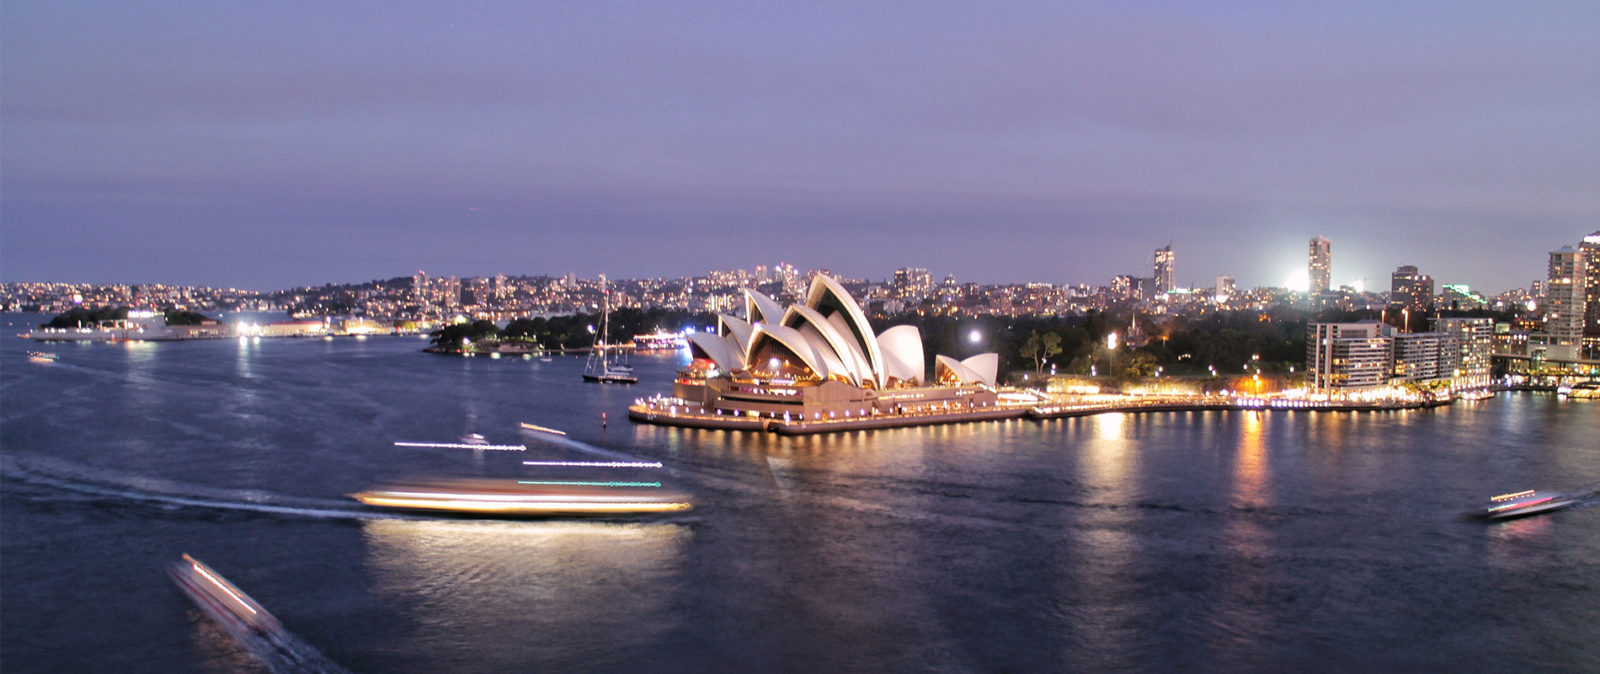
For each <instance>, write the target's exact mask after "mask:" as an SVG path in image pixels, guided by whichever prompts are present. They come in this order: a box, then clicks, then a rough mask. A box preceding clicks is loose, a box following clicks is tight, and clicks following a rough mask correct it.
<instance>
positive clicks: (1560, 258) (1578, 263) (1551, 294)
mask: <svg viewBox="0 0 1600 674" xmlns="http://www.w3.org/2000/svg"><path fill="white" fill-rule="evenodd" d="M1584 267H1585V265H1584V259H1583V254H1582V253H1581V252H1580V251H1577V250H1574V249H1573V248H1572V247H1571V246H1562V247H1561V250H1557V251H1552V252H1551V253H1550V279H1549V281H1547V282H1546V284H1545V290H1544V302H1543V303H1542V304H1541V306H1540V308H1541V309H1543V310H1544V329H1543V330H1542V331H1541V332H1540V333H1539V334H1536V335H1534V336H1533V340H1532V345H1531V349H1532V351H1533V352H1534V354H1533V355H1538V353H1539V352H1540V351H1541V350H1542V351H1543V354H1544V357H1545V358H1548V359H1550V360H1577V359H1578V357H1579V355H1580V353H1581V352H1580V348H1581V346H1582V344H1583V322H1584V314H1585V304H1586V299H1587V298H1586V293H1587V289H1588V281H1587V279H1586V274H1585V273H1584V272H1585V271H1586V270H1585V269H1584Z"/></svg>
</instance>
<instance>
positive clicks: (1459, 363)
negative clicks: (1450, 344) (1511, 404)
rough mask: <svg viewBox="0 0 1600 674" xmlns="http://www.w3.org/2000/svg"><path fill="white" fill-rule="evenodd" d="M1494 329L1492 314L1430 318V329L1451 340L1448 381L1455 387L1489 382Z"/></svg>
mask: <svg viewBox="0 0 1600 674" xmlns="http://www.w3.org/2000/svg"><path fill="white" fill-rule="evenodd" d="M1508 327H1509V326H1508ZM1495 329H1496V326H1495V323H1494V319H1492V318H1437V319H1434V321H1433V330H1434V331H1435V332H1441V333H1444V334H1446V335H1449V336H1450V337H1451V338H1452V340H1454V344H1455V347H1456V352H1455V353H1454V354H1453V356H1452V357H1451V359H1450V363H1449V367H1450V369H1451V372H1452V375H1451V383H1452V386H1454V387H1455V388H1456V389H1478V388H1486V387H1488V386H1489V383H1490V377H1491V372H1490V356H1491V355H1492V354H1493V353H1494V343H1495Z"/></svg>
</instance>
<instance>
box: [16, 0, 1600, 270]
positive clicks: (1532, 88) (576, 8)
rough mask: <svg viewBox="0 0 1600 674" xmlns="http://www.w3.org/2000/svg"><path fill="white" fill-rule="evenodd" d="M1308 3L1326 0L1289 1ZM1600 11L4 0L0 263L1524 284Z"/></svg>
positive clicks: (1590, 185) (1596, 138)
mask: <svg viewBox="0 0 1600 674" xmlns="http://www.w3.org/2000/svg"><path fill="white" fill-rule="evenodd" d="M1291 5H1295V6H1298V5H1305V7H1291ZM1597 26H1600V3H1597V2H1588V1H1572V2H1465V1H1463V2H1444V3H1408V2H1396V1H1395V0H1384V1H1378V2H1364V1H1345V2H1322V3H1274V2H1253V3H1234V2H1140V1H1137V0H1134V1H1128V0H1116V1H1107V2H1065V1H1061V0H1055V1H1047V2H1038V3H1031V2H1005V3H979V2H952V3H944V2H931V1H926V0H919V1H917V2H907V1H900V2H871V1H866V2H861V1H855V2H838V3H835V2H821V1H817V0H809V1H805V2H794V3H787V2H756V3H739V2H694V1H690V2H682V1H678V2H659V3H632V2H602V1H598V0H597V1H592V2H550V3H546V2H532V1H513V2H504V3H498V2H435V1H431V0H430V1H426V2H423V1H418V2H409V1H398V0H386V1H376V2H356V1H347V0H339V1H337V2H326V1H325V0H319V1H313V2H290V1H279V2H259V1H252V2H227V1H223V0H200V1H191V0H176V1H171V2H159V3H128V2H77V1H71V0H50V1H48V2H46V1H43V0H9V1H7V2H4V3H0V280H6V281H71V282H138V283H147V282H166V283H177V284H197V285H210V286H223V287H228V286H232V287H242V288H252V289H257V290H272V289H279V288H286V287H291V286H297V285H309V284H317V285H320V284H322V283H327V282H335V283H340V282H352V281H365V280H369V279H374V278H389V277H393V276H404V275H409V274H411V273H413V272H415V271H416V270H418V269H423V270H426V271H427V272H428V273H429V274H430V275H435V276H442V275H458V276H476V275H492V274H495V273H505V274H511V275H518V274H552V275H558V274H563V273H567V272H575V273H577V274H579V275H582V276H590V277H592V276H594V275H595V274H598V273H602V272H603V273H607V274H609V275H611V276H613V277H648V276H679V275H695V274H700V273H703V272H705V271H706V270H709V269H733V268H746V269H749V268H753V267H754V266H755V265H757V264H769V265H770V264H773V263H776V262H778V261H787V262H789V263H791V264H794V265H795V266H797V267H799V268H801V269H806V268H827V269H830V270H832V271H833V272H835V273H838V274H841V275H844V276H850V277H864V278H871V279H882V278H885V277H887V276H889V275H890V274H891V273H892V271H893V269H895V268H896V267H902V266H918V267H926V268H928V269H930V270H931V271H933V273H934V274H935V275H936V276H938V277H943V276H944V275H946V274H954V275H955V276H956V277H957V278H958V279H960V280H962V281H977V282H984V283H990V282H1021V281H1046V282H1051V283H1091V284H1105V283H1107V282H1108V281H1109V279H1110V277H1111V276H1112V275H1115V274H1136V275H1146V276H1147V275H1149V274H1150V267H1151V255H1152V251H1153V250H1154V249H1155V248H1157V247H1159V246H1162V245H1164V244H1166V243H1168V242H1169V241H1170V242H1171V243H1172V245H1173V248H1174V249H1175V250H1176V251H1177V265H1176V269H1177V277H1178V278H1177V280H1178V282H1179V283H1180V284H1182V285H1193V286H1200V287H1203V286H1209V285H1211V283H1212V281H1213V280H1214V278H1215V276H1216V275H1218V274H1231V275H1234V276H1236V277H1238V279H1239V282H1240V284H1241V285H1245V286H1256V285H1282V284H1283V283H1284V281H1285V279H1286V278H1287V277H1288V276H1289V275H1290V273H1291V272H1292V271H1294V270H1296V269H1298V270H1303V269H1304V264H1305V256H1306V246H1307V240H1308V239H1309V238H1311V237H1312V236H1316V235H1322V236H1327V237H1329V238H1330V239H1332V240H1333V280H1334V282H1335V283H1340V284H1343V283H1351V282H1353V281H1356V280H1357V279H1360V278H1363V277H1365V278H1367V279H1368V280H1369V281H1368V285H1369V287H1382V288H1387V279H1388V274H1389V272H1390V271H1392V270H1393V269H1394V267H1395V266H1397V265H1400V264H1415V265H1417V266H1419V267H1420V268H1421V269H1422V271H1424V272H1426V273H1431V274H1432V275H1433V276H1434V278H1435V279H1437V280H1438V281H1439V282H1441V283H1469V284H1471V285H1472V286H1473V287H1475V288H1480V289H1483V290H1487V291H1490V292H1499V291H1502V290H1505V289H1507V288H1510V287H1513V286H1526V285H1527V284H1528V282H1529V281H1531V280H1532V279H1534V278H1539V277H1542V276H1543V275H1544V273H1545V269H1544V266H1545V262H1546V259H1547V255H1546V254H1547V252H1548V251H1551V250H1554V249H1556V248H1559V247H1560V246H1562V245H1569V244H1572V245H1575V244H1576V243H1577V242H1578V241H1580V240H1581V239H1582V237H1583V236H1584V235H1586V234H1589V233H1591V232H1594V231H1596V230H1600V28H1597Z"/></svg>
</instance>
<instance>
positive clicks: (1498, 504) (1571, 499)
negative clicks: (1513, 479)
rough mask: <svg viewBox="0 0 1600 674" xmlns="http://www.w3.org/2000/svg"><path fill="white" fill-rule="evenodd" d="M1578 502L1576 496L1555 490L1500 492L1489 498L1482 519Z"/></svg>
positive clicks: (1503, 517) (1518, 514) (1536, 512)
mask: <svg viewBox="0 0 1600 674" xmlns="http://www.w3.org/2000/svg"><path fill="white" fill-rule="evenodd" d="M1577 502H1578V497H1577V496H1576V495H1573V494H1562V493H1557V492H1540V491H1537V490H1533V489H1529V490H1527V491H1519V492H1512V493H1510V494H1501V495H1499V496H1495V497H1493V498H1491V499H1489V508H1488V510H1486V511H1484V514H1483V517H1484V519H1491V520H1505V519H1511V518H1513V517H1524V516H1527V515H1537V514H1539V513H1547V512H1551V511H1554V510H1560V509H1562V508H1566V507H1568V506H1571V505H1573V504H1575V503H1577Z"/></svg>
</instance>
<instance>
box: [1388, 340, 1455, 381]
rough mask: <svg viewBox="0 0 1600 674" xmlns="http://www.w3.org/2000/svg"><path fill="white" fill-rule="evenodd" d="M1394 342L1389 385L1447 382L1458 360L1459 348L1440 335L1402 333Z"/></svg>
mask: <svg viewBox="0 0 1600 674" xmlns="http://www.w3.org/2000/svg"><path fill="white" fill-rule="evenodd" d="M1391 339H1393V340H1394V349H1393V353H1394V369H1393V372H1394V376H1393V378H1392V379H1391V383H1396V384H1405V383H1422V382H1432V381H1440V380H1447V379H1450V378H1451V377H1453V376H1454V375H1455V366H1456V364H1457V363H1458V362H1459V361H1460V350H1461V349H1460V345H1459V344H1457V343H1456V340H1455V337H1453V336H1452V335H1450V334H1448V333H1444V332H1402V333H1398V334H1395V335H1393V336H1392V337H1391Z"/></svg>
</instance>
